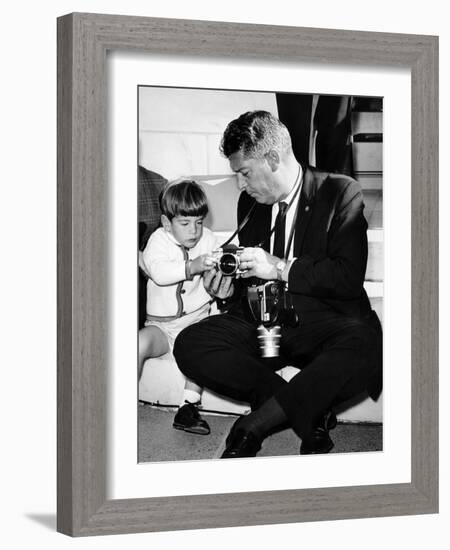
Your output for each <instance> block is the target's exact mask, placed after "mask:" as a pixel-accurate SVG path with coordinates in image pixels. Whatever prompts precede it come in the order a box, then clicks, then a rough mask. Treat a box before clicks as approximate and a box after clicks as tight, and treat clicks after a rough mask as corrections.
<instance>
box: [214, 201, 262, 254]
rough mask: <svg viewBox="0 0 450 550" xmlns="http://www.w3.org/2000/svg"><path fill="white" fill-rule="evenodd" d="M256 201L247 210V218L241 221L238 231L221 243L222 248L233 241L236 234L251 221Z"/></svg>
mask: <svg viewBox="0 0 450 550" xmlns="http://www.w3.org/2000/svg"><path fill="white" fill-rule="evenodd" d="M256 204H257V203H256V202H255V203H253V205H252V207H251V208H250V210H249V211H248V212H247V215H246V216H245V218H244V219H243V220H242V221H241V223H240V224H239V227H238V228H237V229H236V231H235V232H234V233H233V234H232V235H231V237H230V238H229V239H228V240H227V241H225V242H224V243H223V244H221V245H220V247H221V248H223V247H224V246H227V244H229V243H231V241H232V240H233V239H234V237H236V235H237V234H238V233H239V232H240V231H241V229H243V228H244V227H245V226H246V225H247V224H248V222H249V221H250V218H251V216H252V214H253V212H254V210H255V208H256Z"/></svg>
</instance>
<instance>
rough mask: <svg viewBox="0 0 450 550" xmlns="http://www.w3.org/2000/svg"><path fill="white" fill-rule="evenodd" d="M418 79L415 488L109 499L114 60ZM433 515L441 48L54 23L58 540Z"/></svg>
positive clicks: (135, 22) (235, 27) (394, 41)
mask: <svg viewBox="0 0 450 550" xmlns="http://www.w3.org/2000/svg"><path fill="white" fill-rule="evenodd" d="M110 50H135V51H137V52H140V53H142V52H147V53H149V54H160V53H164V54H174V55H182V54H183V53H184V52H186V51H189V53H190V55H193V56H219V57H222V56H226V57H230V56H231V57H239V56H241V57H245V58H247V59H255V60H272V61H273V60H280V61H281V60H283V61H286V60H290V61H293V62H294V61H309V62H316V63H319V64H320V63H323V62H326V63H335V64H338V63H359V64H363V65H367V66H375V65H388V66H394V67H406V68H409V69H410V70H411V83H412V88H411V93H412V96H411V102H412V119H411V122H412V126H411V140H412V141H411V145H412V155H411V157H412V167H411V168H412V213H411V219H412V227H411V236H412V242H411V246H412V250H411V252H412V262H411V265H412V273H411V277H412V296H411V300H412V302H411V304H412V306H411V307H412V315H411V323H412V325H411V331H412V332H411V337H412V338H411V341H412V349H411V353H412V364H411V368H412V395H411V426H412V433H411V461H412V464H411V482H410V483H400V484H384V485H368V486H349V487H333V488H320V489H319V488H316V489H295V490H279V491H278V490H277V491H262V492H251V493H249V492H244V493H231V494H208V495H189V496H176V497H158V498H145V499H126V500H108V499H107V496H106V495H107V490H106V489H107V469H106V463H107V456H106V395H105V392H104V387H105V385H106V376H107V365H108V351H107V350H108V325H107V323H105V318H107V315H108V307H107V294H108V273H107V264H108V262H107V254H108V246H107V243H108V235H107V227H108V224H107V220H108V180H107V170H106V166H107V160H106V147H105V139H104V136H105V132H106V107H105V106H106V103H107V102H106V95H107V84H106V53H107V52H108V51H110ZM437 511H438V38H437V37H434V36H416V35H405V34H386V33H371V32H355V31H344V30H328V29H310V28H297V27H279V26H278V27H277V26H267V25H247V24H237V23H218V22H209V21H189V20H177V19H154V18H143V17H128V16H116V15H97V14H82V13H74V14H70V15H66V16H63V17H61V18H59V19H58V510H57V517H58V519H57V528H58V531H60V532H63V533H66V534H69V535H72V536H85V535H99V534H113V533H132V532H142V531H164V530H179V529H199V528H211V527H229V526H239V525H260V524H275V523H290V522H303V521H318V520H331V519H344V518H362V517H375V516H395V515H405V514H425V513H435V512H437Z"/></svg>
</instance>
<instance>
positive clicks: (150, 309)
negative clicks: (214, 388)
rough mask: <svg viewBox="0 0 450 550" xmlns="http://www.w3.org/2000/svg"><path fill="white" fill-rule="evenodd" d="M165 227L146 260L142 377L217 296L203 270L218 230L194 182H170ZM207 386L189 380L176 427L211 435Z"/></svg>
mask: <svg viewBox="0 0 450 550" xmlns="http://www.w3.org/2000/svg"><path fill="white" fill-rule="evenodd" d="M160 204H161V212H162V215H161V223H162V227H160V228H159V229H157V230H156V231H155V232H154V233H153V234H152V235H151V236H150V238H149V240H148V243H147V245H146V247H145V249H144V251H143V254H142V260H143V265H142V266H141V267H143V268H144V270H145V271H146V273H147V275H148V276H149V279H148V282H147V319H146V322H145V327H144V328H142V329H141V330H140V331H139V377H140V375H141V373H142V368H143V366H144V362H145V360H146V359H148V358H150V357H159V356H161V355H164V354H165V353H167V352H168V351H171V350H172V349H173V343H174V341H175V338H176V337H177V335H178V333H179V332H181V330H183V329H184V328H185V327H187V326H188V325H191V324H193V323H196V322H197V321H200V320H201V319H204V318H205V317H207V316H208V315H209V312H210V307H211V302H212V299H211V296H210V295H209V294H208V293H207V292H206V290H205V288H204V286H203V279H202V273H203V272H204V271H206V270H209V269H211V268H212V267H213V265H214V264H213V258H212V256H211V252H212V251H213V250H214V249H215V248H216V247H217V244H218V243H217V240H216V237H215V236H214V234H213V233H212V232H211V231H210V230H209V229H207V228H204V227H203V220H204V218H205V216H206V215H207V213H208V204H207V200H206V196H205V193H204V191H203V189H202V188H201V187H200V186H199V185H198V184H197V183H196V182H194V181H189V180H182V181H175V182H172V183H169V184H168V185H167V186H166V187H165V188H164V190H163V192H162V194H161V198H160ZM201 392H202V389H201V388H200V387H199V386H197V384H195V383H194V382H192V381H190V380H187V381H186V385H185V389H184V393H183V399H182V402H181V405H180V408H179V409H178V412H177V414H176V415H175V418H174V421H173V427H174V428H176V429H180V430H184V431H186V432H191V433H196V434H203V435H207V434H209V432H210V428H209V426H208V423H207V422H206V421H205V420H204V419H203V418H201V416H200V414H199V412H198V404H199V403H200V398H201Z"/></svg>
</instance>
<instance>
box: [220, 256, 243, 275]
mask: <svg viewBox="0 0 450 550" xmlns="http://www.w3.org/2000/svg"><path fill="white" fill-rule="evenodd" d="M238 267H239V260H238V257H237V256H236V255H235V254H230V253H224V254H222V256H221V258H220V260H219V269H220V271H221V272H222V273H223V274H224V275H234V274H235V273H236V271H237V269H238Z"/></svg>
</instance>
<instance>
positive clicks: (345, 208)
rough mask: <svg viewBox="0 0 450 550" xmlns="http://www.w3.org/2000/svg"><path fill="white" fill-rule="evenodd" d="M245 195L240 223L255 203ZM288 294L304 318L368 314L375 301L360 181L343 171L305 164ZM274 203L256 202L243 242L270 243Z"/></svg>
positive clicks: (240, 211) (240, 209)
mask: <svg viewBox="0 0 450 550" xmlns="http://www.w3.org/2000/svg"><path fill="white" fill-rule="evenodd" d="M254 202H255V201H254V199H253V198H251V197H250V196H249V195H248V194H247V193H245V192H244V193H242V194H241V196H240V198H239V203H238V222H241V221H242V220H243V219H244V217H245V216H246V214H247V213H248V212H249V210H250V208H251V207H252V205H253V204H254ZM298 208H299V209H298V216H297V221H296V231H295V236H294V249H293V252H294V257H296V258H297V260H296V261H295V262H294V263H293V264H292V266H291V269H290V272H289V284H288V287H289V292H290V294H291V295H292V301H293V305H294V308H295V309H296V311H297V312H298V314H299V315H300V316H301V314H302V313H305V312H312V311H323V312H326V311H330V312H339V313H342V314H343V315H348V316H352V317H357V318H361V317H365V316H367V315H368V314H369V313H370V311H371V307H370V302H369V300H368V297H367V294H366V292H365V290H364V287H363V283H364V277H365V272H366V264H367V222H366V220H365V218H364V214H363V210H364V203H363V197H362V192H361V188H360V186H359V184H358V183H357V182H356V181H355V180H353V179H352V178H350V177H348V176H344V175H338V174H330V173H327V172H321V171H319V170H316V169H314V168H310V167H308V168H306V169H305V172H304V177H303V185H302V190H301V194H300V200H299V207H298ZM271 213H272V206H271V205H263V204H256V207H255V210H254V212H253V215H252V217H251V220H250V221H249V223H248V224H247V225H246V226H245V227H244V228H243V229H242V230H241V232H240V234H239V241H240V244H241V246H255V245H257V244H259V243H261V242H263V245H262V246H263V248H265V249H266V250H267V251H268V250H269V246H270V244H269V243H270V237H269V233H270V225H271Z"/></svg>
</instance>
